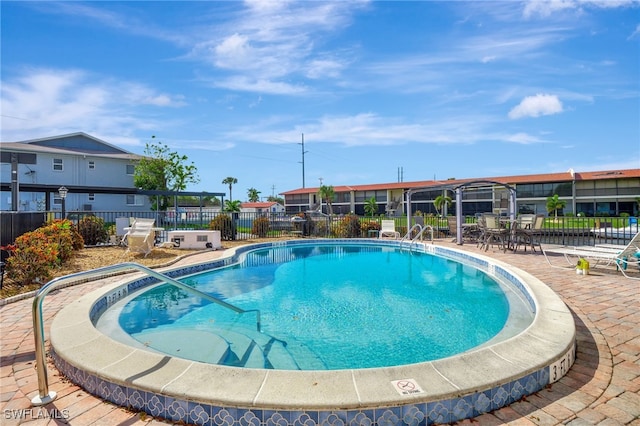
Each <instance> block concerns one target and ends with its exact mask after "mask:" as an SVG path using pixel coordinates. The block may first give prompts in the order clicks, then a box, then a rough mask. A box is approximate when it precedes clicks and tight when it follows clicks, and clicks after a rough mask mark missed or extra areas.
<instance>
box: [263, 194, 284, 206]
mask: <svg viewBox="0 0 640 426" xmlns="http://www.w3.org/2000/svg"><path fill="white" fill-rule="evenodd" d="M267 201H271V202H274V203H279V204H282V205H284V198H282V197H276V196H273V195H269V196H268V197H267Z"/></svg>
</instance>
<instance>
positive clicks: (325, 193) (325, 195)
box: [318, 185, 336, 215]
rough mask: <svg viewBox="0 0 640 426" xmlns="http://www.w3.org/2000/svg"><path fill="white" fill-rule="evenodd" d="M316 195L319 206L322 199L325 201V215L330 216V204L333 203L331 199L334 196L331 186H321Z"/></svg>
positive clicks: (331, 212) (331, 209) (331, 211)
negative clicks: (318, 196) (318, 197)
mask: <svg viewBox="0 0 640 426" xmlns="http://www.w3.org/2000/svg"><path fill="white" fill-rule="evenodd" d="M318 194H319V195H320V200H321V201H320V203H321V204H322V200H323V199H324V200H326V201H327V213H328V214H329V215H332V214H333V207H332V205H331V203H332V202H333V197H334V196H335V195H336V193H335V191H334V190H333V186H331V185H329V186H327V185H322V186H321V187H320V189H319V190H318ZM320 208H321V209H322V206H320Z"/></svg>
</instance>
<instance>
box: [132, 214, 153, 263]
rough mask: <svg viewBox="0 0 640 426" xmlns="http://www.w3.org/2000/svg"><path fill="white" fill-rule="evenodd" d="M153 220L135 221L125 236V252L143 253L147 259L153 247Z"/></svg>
mask: <svg viewBox="0 0 640 426" xmlns="http://www.w3.org/2000/svg"><path fill="white" fill-rule="evenodd" d="M154 222H155V221H154V220H153V219H136V220H135V221H134V222H133V225H131V227H130V228H129V231H128V232H127V234H126V235H125V241H126V244H127V252H136V253H144V257H147V255H148V254H149V253H151V250H153V247H154V245H155V239H156V235H155V234H156V231H155V229H154V227H153V224H154Z"/></svg>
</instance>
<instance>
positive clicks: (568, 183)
mask: <svg viewBox="0 0 640 426" xmlns="http://www.w3.org/2000/svg"><path fill="white" fill-rule="evenodd" d="M459 187H464V191H462V214H463V215H465V216H467V215H469V216H472V215H475V214H477V213H485V212H493V213H497V214H504V215H506V214H507V213H508V208H509V197H510V194H511V193H512V191H515V196H516V207H515V212H516V213H517V214H521V213H522V214H524V213H534V214H537V213H543V214H547V208H546V204H547V199H548V198H549V197H552V196H554V195H555V194H557V195H558V196H559V198H560V200H563V201H565V202H566V207H565V208H564V209H562V210H561V211H559V212H558V214H564V215H578V214H580V215H581V216H582V215H584V216H619V215H620V214H624V213H626V214H628V215H630V216H638V215H640V211H639V210H640V208H639V204H640V168H639V169H628V170H604V171H590V172H578V171H574V170H572V169H570V170H568V171H566V172H563V173H543V174H534V175H521V176H501V177H482V178H475V179H447V180H443V181H439V180H426V181H415V182H397V183H381V184H367V185H339V186H334V187H333V191H334V194H335V195H334V197H333V202H332V203H331V207H332V211H333V213H334V214H347V213H355V214H357V215H365V214H366V212H365V205H366V204H367V200H371V198H372V197H373V198H374V199H375V202H376V204H377V205H378V211H377V214H386V215H390V216H401V215H406V214H407V199H409V202H410V204H411V211H410V213H411V215H415V214H416V212H421V213H423V214H430V213H433V214H435V213H436V209H435V206H434V203H433V201H434V200H435V199H436V197H438V196H445V197H450V198H451V200H452V205H451V206H449V207H448V212H449V213H450V214H453V212H455V211H456V206H455V202H456V192H455V191H456V188H459ZM319 189H320V188H319V187H315V188H299V189H295V190H291V191H286V192H283V193H282V194H281V195H283V196H284V201H285V203H284V204H285V209H286V212H287V213H288V214H295V213H298V212H304V211H308V210H316V211H319V210H321V211H322V212H324V213H327V210H328V208H327V204H326V200H321V199H320V196H319ZM408 193H411V197H407V194H408Z"/></svg>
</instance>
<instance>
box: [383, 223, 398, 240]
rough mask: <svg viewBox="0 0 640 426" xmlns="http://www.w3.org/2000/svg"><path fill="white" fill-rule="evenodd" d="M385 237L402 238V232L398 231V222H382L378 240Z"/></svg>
mask: <svg viewBox="0 0 640 426" xmlns="http://www.w3.org/2000/svg"><path fill="white" fill-rule="evenodd" d="M384 237H393V238H396V239H398V238H400V232H398V231H396V222H395V221H394V220H383V221H382V223H381V228H380V232H379V233H378V238H384Z"/></svg>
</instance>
